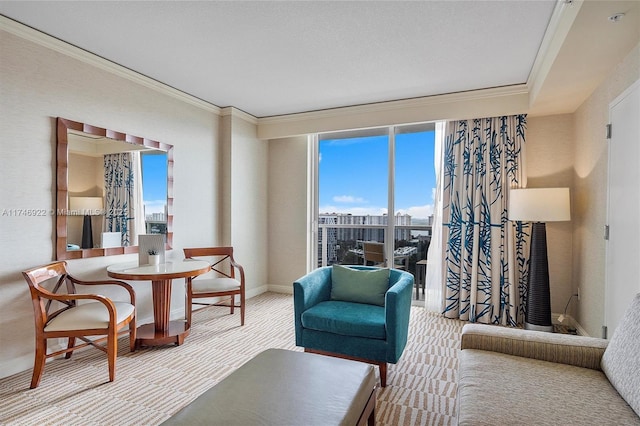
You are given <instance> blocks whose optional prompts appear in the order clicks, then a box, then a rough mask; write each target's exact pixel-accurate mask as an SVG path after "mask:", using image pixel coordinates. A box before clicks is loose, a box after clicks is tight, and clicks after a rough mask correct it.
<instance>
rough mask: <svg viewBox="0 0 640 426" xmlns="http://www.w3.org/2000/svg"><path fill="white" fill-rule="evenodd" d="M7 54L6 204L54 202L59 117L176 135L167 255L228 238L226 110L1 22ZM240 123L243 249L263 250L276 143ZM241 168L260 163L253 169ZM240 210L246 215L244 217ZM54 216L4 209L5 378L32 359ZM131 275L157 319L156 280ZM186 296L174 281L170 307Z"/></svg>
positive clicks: (256, 272)
mask: <svg viewBox="0 0 640 426" xmlns="http://www.w3.org/2000/svg"><path fill="white" fill-rule="evenodd" d="M0 55H1V57H2V60H1V61H0V76H1V77H0V93H2V103H1V105H2V110H1V113H0V135H1V136H0V139H1V141H2V142H1V143H2V152H3V167H2V172H1V173H2V179H0V213H1V212H2V211H5V212H6V211H8V209H44V210H45V211H47V212H48V211H49V209H54V208H55V207H56V206H55V140H56V137H55V133H56V132H55V120H56V117H58V116H60V117H65V118H69V119H71V120H75V121H81V122H86V123H90V124H94V125H97V126H100V127H105V128H111V129H115V130H120V131H123V132H127V133H131V134H135V135H140V136H145V137H148V138H151V139H154V140H159V141H162V142H165V143H169V144H172V145H174V147H175V149H174V160H175V165H174V250H172V251H171V252H169V253H168V257H169V258H181V257H182V248H183V247H185V246H194V245H212V244H217V243H218V242H219V240H220V238H221V236H220V234H221V233H222V231H221V230H222V227H221V226H220V225H219V224H218V222H217V221H218V219H219V217H218V216H219V211H220V205H221V201H220V200H221V195H220V189H219V188H220V187H221V186H222V185H221V183H220V181H219V179H220V176H222V174H221V173H220V168H221V166H220V164H221V162H220V161H219V153H220V150H219V146H218V139H219V135H220V128H219V122H220V117H219V110H218V112H216V110H215V108H206V107H204V106H198V105H197V103H196V102H186V101H183V100H181V99H178V97H176V96H174V95H169V94H167V92H164V91H160V90H154V89H151V88H149V87H147V86H145V85H143V84H139V83H137V82H133V81H131V80H130V79H127V78H123V77H121V76H119V75H117V74H116V73H112V72H107V71H104V70H103V69H101V68H100V67H96V66H92V65H89V64H87V63H86V62H83V61H80V60H77V59H73V58H71V57H69V56H66V55H64V54H62V53H59V52H57V51H55V50H53V49H48V48H45V47H43V46H41V45H40V44H35V43H32V42H30V41H26V40H25V39H22V38H19V37H16V36H14V35H12V34H11V33H7V32H3V31H0ZM233 130H234V134H233V138H234V140H235V138H236V137H237V138H238V143H237V146H236V147H234V156H236V157H237V159H236V160H234V165H235V166H237V167H239V170H238V171H237V172H236V173H235V178H236V179H237V180H236V182H235V183H234V185H235V186H234V189H237V191H236V192H234V197H238V199H236V200H234V203H235V204H234V205H236V207H235V211H234V213H239V212H238V210H245V209H246V210H251V211H252V213H251V214H250V216H249V217H248V218H247V220H246V222H245V225H247V227H246V228H241V230H237V229H235V228H234V232H233V233H232V234H233V240H234V243H236V242H237V243H238V244H239V245H241V247H240V248H239V251H240V252H241V253H242V254H243V257H244V258H245V259H251V258H258V256H264V253H265V251H266V243H265V241H266V236H265V235H266V219H261V220H257V219H256V218H257V217H258V216H260V215H262V216H263V217H264V216H266V214H265V212H266V201H265V197H266V195H265V193H266V181H267V179H266V167H267V165H266V164H267V163H266V158H267V148H266V143H259V141H257V140H256V139H255V125H254V124H251V123H241V124H238V125H236V126H235V127H234V129H233ZM256 147H257V152H255V153H253V154H251V153H250V152H253V151H252V150H253V149H254V148H256ZM249 151H250V152H249ZM252 162H255V163H256V164H252ZM242 169H244V170H250V172H249V173H248V174H247V175H244V174H243V173H241V172H240V170H242ZM238 176H240V178H238ZM253 187H255V188H256V189H255V190H249V191H247V188H253ZM243 197H246V198H247V199H246V200H243ZM5 209H7V210H5ZM241 219H242V220H244V219H245V217H242V216H241V217H239V218H238V219H237V220H236V222H235V223H240V222H242V220H241ZM254 219H256V220H254ZM235 223H234V226H235ZM54 225H55V218H54V217H53V216H51V215H49V214H47V215H45V216H37V217H29V216H10V215H7V214H6V213H5V215H2V216H0V235H1V236H2V245H1V247H0V271H1V272H0V341H1V342H2V344H1V345H0V377H5V376H8V375H10V374H13V373H15V372H18V371H22V370H27V369H30V368H31V367H32V365H33V351H34V325H33V311H32V307H31V304H30V298H29V295H28V289H27V285H26V283H25V282H24V280H23V278H22V276H21V271H23V270H26V269H28V268H32V267H35V266H38V265H42V264H46V263H49V262H51V261H52V260H54V256H55V253H54V236H55V229H54ZM244 229H246V230H247V232H246V233H243V231H242V230H244ZM136 259H137V258H136V255H124V256H110V257H102V258H92V259H83V260H74V261H70V262H69V269H70V270H71V271H72V272H73V273H74V274H76V275H79V276H80V277H84V278H88V279H91V278H97V277H105V276H106V275H105V267H106V266H107V265H109V264H112V263H117V262H123V261H128V260H136ZM262 259H263V260H261V261H257V262H253V263H251V262H250V267H251V274H250V275H249V279H250V280H253V281H251V283H250V284H249V285H250V286H251V287H253V288H258V287H260V286H261V285H264V280H265V279H266V258H264V257H263V258H262ZM258 282H259V284H258ZM133 285H134V287H135V289H136V293H137V296H138V310H139V321H142V322H148V321H149V320H150V319H151V318H152V307H151V294H150V286H149V283H146V282H135V283H133ZM183 300H184V298H183V290H182V287H181V286H180V285H174V292H173V305H172V315H180V314H181V311H182V309H183ZM25 386H26V384H25Z"/></svg>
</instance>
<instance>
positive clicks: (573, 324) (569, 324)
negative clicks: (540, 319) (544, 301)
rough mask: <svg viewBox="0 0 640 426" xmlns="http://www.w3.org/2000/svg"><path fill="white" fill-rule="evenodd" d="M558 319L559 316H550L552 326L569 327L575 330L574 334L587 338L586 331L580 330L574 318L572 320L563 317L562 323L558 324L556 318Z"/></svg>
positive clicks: (569, 316)
mask: <svg viewBox="0 0 640 426" xmlns="http://www.w3.org/2000/svg"><path fill="white" fill-rule="evenodd" d="M559 317H560V314H554V313H552V314H551V322H552V323H553V324H561V325H564V326H566V327H571V328H575V330H576V334H578V336H589V334H588V333H587V331H586V330H585V329H584V328H582V326H581V325H580V324H579V323H578V321H576V320H575V318H573V317H572V316H571V315H565V316H564V321H562V322H560V321H559V320H558V318H559Z"/></svg>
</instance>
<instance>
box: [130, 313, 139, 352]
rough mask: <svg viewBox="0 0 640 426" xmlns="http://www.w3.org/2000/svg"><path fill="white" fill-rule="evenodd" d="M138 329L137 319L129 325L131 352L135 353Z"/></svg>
mask: <svg viewBox="0 0 640 426" xmlns="http://www.w3.org/2000/svg"><path fill="white" fill-rule="evenodd" d="M137 331H138V330H137V328H136V321H135V319H134V320H133V321H131V322H130V323H129V350H130V351H131V352H134V351H135V350H136V337H137Z"/></svg>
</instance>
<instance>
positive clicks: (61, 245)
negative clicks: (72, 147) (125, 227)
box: [56, 117, 173, 260]
mask: <svg viewBox="0 0 640 426" xmlns="http://www.w3.org/2000/svg"><path fill="white" fill-rule="evenodd" d="M69 130H75V131H79V132H84V133H87V134H90V135H94V136H102V137H107V138H109V139H116V140H120V141H125V142H128V143H131V144H136V145H142V146H145V147H148V148H153V149H157V150H160V151H164V152H166V153H167V234H166V235H167V240H166V243H165V248H166V250H171V248H172V246H173V145H169V144H166V143H162V142H158V141H154V140H151V139H146V138H142V137H139V136H133V135H130V134H127V133H122V132H117V131H115V130H109V129H103V128H101V127H96V126H92V125H90V124H85V123H79V122H77V121H72V120H68V119H66V118H61V117H58V118H57V145H56V191H57V192H56V259H57V260H67V259H84V258H88V257H100V256H113V255H118V254H128V253H138V246H129V247H110V248H92V249H80V250H70V251H67V215H66V214H65V212H67V211H68V210H69V197H68V195H69V194H68V193H69V149H68V148H69V142H68V132H69Z"/></svg>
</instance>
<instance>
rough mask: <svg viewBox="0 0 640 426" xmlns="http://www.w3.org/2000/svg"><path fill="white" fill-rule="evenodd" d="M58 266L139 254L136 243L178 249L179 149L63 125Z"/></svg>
mask: <svg viewBox="0 0 640 426" xmlns="http://www.w3.org/2000/svg"><path fill="white" fill-rule="evenodd" d="M56 163H57V166H56V167H57V175H56V181H57V182H56V186H57V197H56V207H57V211H56V259H57V260H65V259H80V258H87V257H98V256H110V255H117V254H126V253H137V252H138V244H137V242H138V236H139V235H141V234H163V235H164V236H165V247H166V249H171V246H172V242H173V146H172V145H169V144H165V143H162V142H158V141H154V140H151V139H147V138H143V137H139V136H133V135H130V134H126V133H122V132H117V131H114V130H109V129H103V128H100V127H96V126H92V125H89V124H86V123H79V122H76V121H71V120H67V119H65V118H58V120H57V151H56Z"/></svg>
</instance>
